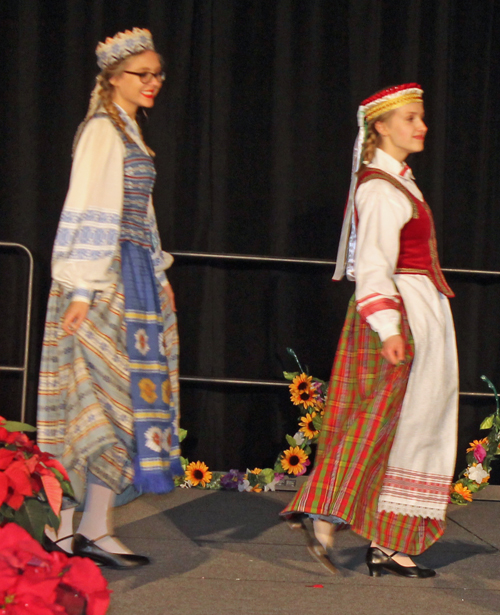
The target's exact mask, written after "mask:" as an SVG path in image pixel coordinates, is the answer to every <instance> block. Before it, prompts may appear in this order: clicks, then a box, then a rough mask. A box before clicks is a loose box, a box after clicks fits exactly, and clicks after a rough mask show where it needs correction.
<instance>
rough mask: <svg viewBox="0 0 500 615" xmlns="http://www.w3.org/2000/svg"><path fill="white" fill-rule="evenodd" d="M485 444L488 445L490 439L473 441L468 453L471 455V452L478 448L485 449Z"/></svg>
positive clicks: (470, 443)
mask: <svg viewBox="0 0 500 615" xmlns="http://www.w3.org/2000/svg"><path fill="white" fill-rule="evenodd" d="M485 444H488V438H483V439H482V440H473V441H472V442H469V446H470V448H468V449H467V451H466V452H467V453H470V452H471V451H475V450H476V448H477V447H478V446H482V447H483V448H484V445H485Z"/></svg>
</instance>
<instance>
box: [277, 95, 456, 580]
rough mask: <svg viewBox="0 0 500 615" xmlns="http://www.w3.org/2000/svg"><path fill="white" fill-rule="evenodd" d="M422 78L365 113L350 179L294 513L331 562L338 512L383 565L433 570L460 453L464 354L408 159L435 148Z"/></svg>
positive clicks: (370, 560) (376, 571)
mask: <svg viewBox="0 0 500 615" xmlns="http://www.w3.org/2000/svg"><path fill="white" fill-rule="evenodd" d="M422 94H423V92H422V89H421V88H420V86H419V85H417V84H405V85H401V86H396V87H393V88H388V89H386V90H384V91H382V92H378V93H377V94H375V95H374V96H372V97H370V98H368V99H367V100H365V101H363V103H362V104H361V106H360V108H359V112H358V123H359V135H358V140H357V143H356V146H355V155H354V163H353V178H352V182H351V191H350V196H349V200H348V205H347V209H346V216H345V219H344V225H343V229H342V236H341V241H340V246H339V252H338V256H337V268H336V271H335V275H334V279H340V278H341V277H342V276H343V275H344V272H346V271H347V277H348V278H349V279H351V280H355V282H356V290H355V294H354V296H353V298H352V299H351V302H350V305H349V310H348V313H347V318H346V322H345V325H344V329H343V331H342V335H341V339H340V342H339V347H338V350H337V354H336V357H335V361H334V365H333V370H332V376H331V381H330V386H329V392H328V398H327V403H326V408H325V415H324V419H323V428H322V432H321V435H320V439H319V445H318V452H317V461H316V465H315V468H314V470H313V472H312V473H311V476H310V477H309V480H308V482H307V484H306V485H305V486H304V487H303V488H302V489H301V490H300V491H299V493H298V494H297V495H296V497H295V498H294V499H293V501H292V502H291V503H290V505H289V506H288V507H287V508H286V509H285V511H283V514H286V515H290V514H293V513H299V512H302V513H307V514H309V515H310V516H311V517H312V518H313V528H314V534H315V537H316V539H317V543H316V544H311V545H310V551H311V552H312V553H313V554H314V555H315V556H316V557H317V558H318V559H319V560H320V561H321V562H322V563H324V564H325V565H326V566H327V567H328V566H329V567H330V569H332V565H331V563H330V560H329V556H330V555H331V553H330V550H331V548H332V547H333V536H334V531H335V527H336V524H340V523H344V524H345V523H347V524H350V526H351V528H352V529H353V530H354V531H355V532H356V533H358V534H360V535H361V536H363V537H365V538H367V539H368V540H369V541H370V542H371V544H370V547H369V549H368V552H367V555H366V563H367V566H368V569H369V573H370V575H371V576H380V575H381V573H382V572H383V571H389V572H392V573H394V574H397V575H400V576H404V577H411V578H426V577H431V576H434V574H435V571H434V570H432V569H429V568H423V567H421V566H418V565H416V564H415V563H414V562H413V560H412V559H411V557H410V556H411V555H417V554H419V553H421V552H422V551H424V550H425V549H427V548H428V547H429V546H430V545H431V544H433V543H434V542H435V541H436V540H438V539H439V537H440V536H441V535H442V534H443V532H444V528H445V516H446V508H447V504H448V499H449V488H450V484H451V480H452V477H453V471H454V465H455V452H456V430H457V410H458V366H457V353H456V344H455V332H454V326H453V319H452V315H451V311H450V306H449V302H448V297H452V296H453V293H452V291H451V290H450V288H449V286H448V285H447V283H446V281H445V279H444V277H443V274H442V272H441V268H440V266H439V261H438V255H437V246H436V238H435V231H434V223H433V219H432V214H431V211H430V209H429V207H428V205H427V203H426V202H425V200H424V197H423V196H422V193H421V192H420V190H419V189H418V187H417V185H416V183H415V180H414V177H413V174H412V172H411V169H410V168H409V166H408V165H407V164H406V158H407V156H408V155H409V154H413V153H417V152H421V151H422V150H423V149H424V143H425V136H426V133H427V126H426V124H425V120H424V105H423V99H422Z"/></svg>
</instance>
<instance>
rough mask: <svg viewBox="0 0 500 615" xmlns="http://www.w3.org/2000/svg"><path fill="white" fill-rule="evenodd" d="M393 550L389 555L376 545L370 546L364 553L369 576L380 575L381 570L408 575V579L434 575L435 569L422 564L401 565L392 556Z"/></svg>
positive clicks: (425, 577) (401, 575) (426, 577)
mask: <svg viewBox="0 0 500 615" xmlns="http://www.w3.org/2000/svg"><path fill="white" fill-rule="evenodd" d="M396 553H397V551H394V553H392V554H391V555H387V554H386V553H384V552H383V551H381V550H380V549H377V548H376V547H370V548H369V549H368V552H367V554H366V565H367V566H368V570H369V571H370V576H371V577H380V576H382V570H386V571H387V572H392V574H397V575H398V576H400V577H408V578H410V579H428V578H430V577H434V576H435V575H436V571H435V570H432V568H424V567H423V566H416V565H415V566H401V564H398V563H397V562H395V561H394V560H393V559H392V558H393V556H394V555H396Z"/></svg>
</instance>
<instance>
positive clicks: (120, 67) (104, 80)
mask: <svg viewBox="0 0 500 615" xmlns="http://www.w3.org/2000/svg"><path fill="white" fill-rule="evenodd" d="M141 53H143V51H141V52H139V53H137V54H132V55H129V56H127V57H126V58H122V59H120V60H117V61H116V62H114V63H113V64H110V65H109V66H106V67H105V68H103V69H102V71H101V72H100V73H99V74H98V75H97V77H96V85H95V87H94V89H93V90H92V94H91V95H90V102H89V108H88V111H87V115H86V116H85V118H84V120H83V122H81V124H80V125H79V126H78V129H77V131H76V134H75V138H74V140H73V155H74V154H75V151H76V146H77V145H78V142H79V141H80V137H81V136H82V133H83V130H84V128H85V126H86V125H87V123H88V122H89V120H90V119H92V117H94V115H95V114H96V113H97V111H98V110H99V109H101V108H102V109H104V110H105V111H106V113H107V114H108V115H109V119H110V120H111V122H112V123H113V124H114V125H115V127H116V128H117V129H118V130H120V131H121V132H122V133H123V135H124V136H125V139H126V140H127V142H128V143H134V140H133V139H132V137H131V136H130V135H129V134H128V132H127V128H126V125H125V122H124V121H123V119H122V118H121V116H120V114H119V112H118V109H117V108H116V105H115V104H114V103H113V89H114V86H113V85H112V83H111V81H110V80H111V79H112V78H113V77H116V76H119V75H121V74H122V73H123V72H124V70H125V67H126V63H127V61H128V60H130V58H132V57H134V55H140V54H141ZM138 128H139V133H140V135H141V138H142V140H143V141H144V137H143V135H142V131H141V128H140V126H139V125H138ZM146 149H147V151H148V153H149V154H150V156H154V155H155V153H154V152H153V150H152V149H151V148H150V147H148V146H147V145H146Z"/></svg>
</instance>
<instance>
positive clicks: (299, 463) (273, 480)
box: [175, 348, 327, 493]
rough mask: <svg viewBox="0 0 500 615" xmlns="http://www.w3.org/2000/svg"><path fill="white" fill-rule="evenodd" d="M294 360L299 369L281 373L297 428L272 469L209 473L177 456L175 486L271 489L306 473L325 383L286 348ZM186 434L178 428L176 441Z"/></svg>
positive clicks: (321, 412)
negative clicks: (179, 471)
mask: <svg viewBox="0 0 500 615" xmlns="http://www.w3.org/2000/svg"><path fill="white" fill-rule="evenodd" d="M287 352H288V354H290V355H291V356H292V357H293V358H294V359H295V361H296V363H297V366H298V368H299V370H300V371H296V372H284V373H283V375H284V377H285V378H286V379H287V380H289V381H290V385H289V389H290V399H291V401H292V403H293V405H294V406H296V408H297V409H298V414H299V416H298V430H297V432H296V433H295V435H293V436H291V435H287V436H286V441H287V444H288V448H287V449H285V450H284V451H282V452H281V453H280V454H279V455H278V457H277V459H276V463H275V464H274V467H273V468H264V469H262V468H254V469H253V470H250V469H248V468H247V470H246V472H240V471H239V470H234V469H233V470H229V472H227V473H226V472H211V471H210V470H209V469H208V467H207V466H206V464H205V463H203V462H201V461H196V462H191V463H190V462H189V460H188V459H185V458H184V457H181V463H182V467H183V469H184V475H183V476H178V477H176V481H175V483H176V485H177V486H179V487H182V488H187V489H189V488H192V487H198V488H202V489H226V490H235V491H236V490H237V491H254V492H257V493H259V492H261V491H275V489H276V486H277V484H278V483H279V482H280V481H281V480H283V479H284V478H285V476H287V475H292V476H302V475H303V474H305V473H306V472H307V469H308V467H309V466H310V464H311V462H310V460H309V456H310V455H311V453H312V449H311V445H312V444H315V443H316V442H317V440H318V436H319V432H320V429H321V423H322V420H323V414H324V409H325V399H326V391H327V383H326V382H324V381H323V380H320V379H319V378H315V377H313V376H309V374H308V369H307V366H306V369H305V370H304V369H303V368H302V365H301V364H300V362H299V360H298V358H297V355H296V354H295V352H294V351H293V350H292V349H291V348H287ZM186 435H187V431H186V430H185V429H180V430H179V441H180V442H182V441H183V440H184V438H185V437H186Z"/></svg>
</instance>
